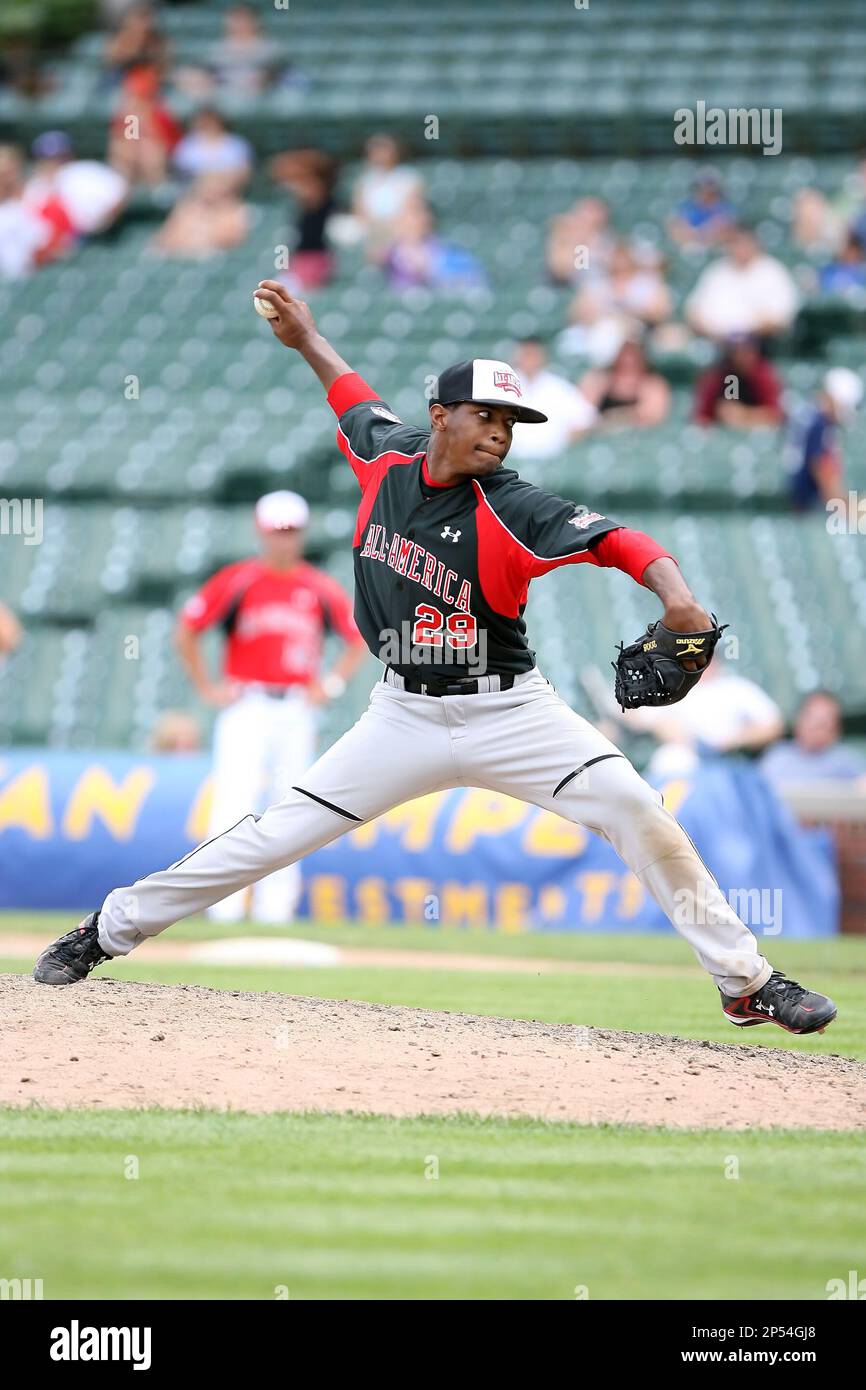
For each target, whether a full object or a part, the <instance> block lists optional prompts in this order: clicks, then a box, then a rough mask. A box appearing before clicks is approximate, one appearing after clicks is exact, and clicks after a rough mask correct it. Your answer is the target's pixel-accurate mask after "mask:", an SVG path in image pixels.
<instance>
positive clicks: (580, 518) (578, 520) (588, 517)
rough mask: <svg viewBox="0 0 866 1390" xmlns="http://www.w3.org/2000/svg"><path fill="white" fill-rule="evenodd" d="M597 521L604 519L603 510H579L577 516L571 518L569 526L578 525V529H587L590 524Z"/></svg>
mask: <svg viewBox="0 0 866 1390" xmlns="http://www.w3.org/2000/svg"><path fill="white" fill-rule="evenodd" d="M595 521H604V517H603V516H602V514H601V512H585V511H584V512H578V513H577V515H576V516H572V517H570V518H569V521H568V524H569V526H576V527H577V529H578V531H585V530H586V529H587V527H588V526H592V524H593V522H595Z"/></svg>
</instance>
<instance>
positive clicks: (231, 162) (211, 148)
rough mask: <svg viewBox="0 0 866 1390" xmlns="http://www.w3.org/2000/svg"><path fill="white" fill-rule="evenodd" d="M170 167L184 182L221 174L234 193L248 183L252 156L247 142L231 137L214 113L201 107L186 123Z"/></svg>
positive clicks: (219, 116)
mask: <svg viewBox="0 0 866 1390" xmlns="http://www.w3.org/2000/svg"><path fill="white" fill-rule="evenodd" d="M172 162H173V164H174V167H175V168H176V169H177V170H178V172H179V173H180V174H182V175H183V177H184V178H186V179H195V178H198V177H199V176H200V175H201V174H223V175H225V177H226V179H227V180H229V181H231V182H232V183H233V184H234V186H235V187H236V188H237V189H241V188H243V187H244V185H245V184H246V183H248V182H249V178H250V174H251V173H252V164H253V153H252V149H251V148H250V145H249V143H248V141H246V140H244V139H243V138H242V137H241V136H240V135H234V134H233V133H232V132H231V131H230V130H229V128H228V126H227V125H226V122H225V121H224V120H223V118H222V116H221V115H220V113H219V112H218V111H214V110H213V109H212V108H210V107H205V108H204V109H203V110H201V111H198V112H197V113H196V114H195V115H194V116H193V118H192V120H191V121H190V123H189V130H188V131H187V133H186V135H184V136H183V138H182V139H181V140H179V141H178V143H177V145H176V146H175V150H174V154H173V156H172Z"/></svg>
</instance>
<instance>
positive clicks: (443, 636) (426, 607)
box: [412, 603, 478, 648]
mask: <svg viewBox="0 0 866 1390" xmlns="http://www.w3.org/2000/svg"><path fill="white" fill-rule="evenodd" d="M443 627H444V629H445V630H444V632H443ZM477 640H478V637H477V630H476V623H475V619H474V617H473V616H472V614H471V613H449V614H448V617H447V618H445V617H443V615H442V613H441V612H440V611H439V609H438V608H434V607H433V605H432V604H430V603H419V604H418V607H417V608H416V609H415V626H414V627H413V629H412V641H413V643H415V644H416V645H419V646H428V647H442V646H444V645H445V642H446V641H447V642H448V645H449V647H458V648H465V647H474V646H475V643H476V641H477Z"/></svg>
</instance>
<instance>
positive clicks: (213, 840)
mask: <svg viewBox="0 0 866 1390" xmlns="http://www.w3.org/2000/svg"><path fill="white" fill-rule="evenodd" d="M250 816H252V818H253V820H259V819H260V817H259V816H257V815H256V814H255V812H254V811H247V813H246V815H245V816H241V818H240V820H236V821H235V823H234V825H230V826H229V828H228V830H221V831H220V833H219V834H218V835H212V836H211V838H210V839H209V840H205V841H204V843H203V844H200V845H196V847H195V849H191V850H190V852H189V854H185V855H184V856H183V859H178V860H177V862H176V863H175V864H169V866H168V869H167V870H166V873H170V872H171V870H172V869H179V868H180V866H181V864H185V863H186V861H187V860H188V859H192V857H193V855H194V854H198V852H199V850H200V849H207V847H208V845H213V844H215V843H216V841H217V840H221V839H222V837H223V835H231V833H232V831H233V830H237V828H238V826H239V825H243V823H244V821H245V820H249V818H250Z"/></svg>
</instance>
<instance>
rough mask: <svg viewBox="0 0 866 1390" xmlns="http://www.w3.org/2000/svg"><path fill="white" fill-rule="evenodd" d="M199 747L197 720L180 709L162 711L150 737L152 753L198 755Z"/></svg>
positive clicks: (199, 734) (200, 744) (199, 732)
mask: <svg viewBox="0 0 866 1390" xmlns="http://www.w3.org/2000/svg"><path fill="white" fill-rule="evenodd" d="M201 746H202V743H201V729H200V728H199V724H198V720H197V719H196V717H195V715H193V714H187V713H186V711H185V710H182V709H167V710H164V711H163V713H162V714H161V715H160V716H159V718H158V719H157V721H156V723H155V725H154V726H153V731H152V733H151V735H150V742H149V747H150V751H151V752H152V753H199V752H200V751H201Z"/></svg>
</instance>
